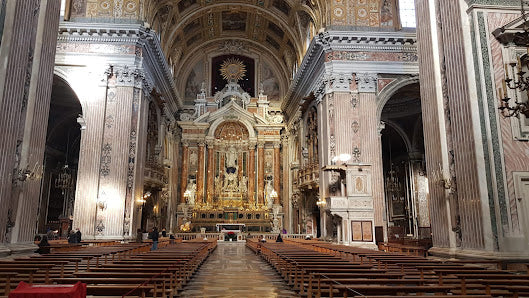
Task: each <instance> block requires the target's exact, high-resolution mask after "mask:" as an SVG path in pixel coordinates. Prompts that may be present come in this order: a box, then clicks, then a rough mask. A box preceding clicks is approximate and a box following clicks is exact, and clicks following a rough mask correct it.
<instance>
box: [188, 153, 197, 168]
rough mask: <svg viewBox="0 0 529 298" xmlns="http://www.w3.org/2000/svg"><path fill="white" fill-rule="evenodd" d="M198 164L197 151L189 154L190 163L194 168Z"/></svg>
mask: <svg viewBox="0 0 529 298" xmlns="http://www.w3.org/2000/svg"><path fill="white" fill-rule="evenodd" d="M197 162H198V154H197V152H196V151H191V154H189V163H190V164H191V165H192V166H195V165H196V164H197Z"/></svg>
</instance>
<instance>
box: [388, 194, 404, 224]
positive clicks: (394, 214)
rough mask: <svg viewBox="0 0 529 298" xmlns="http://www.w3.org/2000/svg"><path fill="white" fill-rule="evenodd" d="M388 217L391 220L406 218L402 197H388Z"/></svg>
mask: <svg viewBox="0 0 529 298" xmlns="http://www.w3.org/2000/svg"><path fill="white" fill-rule="evenodd" d="M389 211H390V217H391V220H393V219H402V218H404V217H405V216H406V205H405V203H404V197H402V196H397V195H395V194H393V195H392V196H391V197H390V208H389Z"/></svg>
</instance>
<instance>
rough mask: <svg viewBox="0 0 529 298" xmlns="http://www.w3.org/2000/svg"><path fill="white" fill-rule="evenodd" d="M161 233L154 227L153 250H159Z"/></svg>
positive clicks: (152, 234)
mask: <svg viewBox="0 0 529 298" xmlns="http://www.w3.org/2000/svg"><path fill="white" fill-rule="evenodd" d="M159 236H160V235H159V233H158V228H157V227H154V228H153V229H152V232H151V239H152V248H151V250H157V249H158V237H159Z"/></svg>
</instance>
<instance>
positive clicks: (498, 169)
mask: <svg viewBox="0 0 529 298" xmlns="http://www.w3.org/2000/svg"><path fill="white" fill-rule="evenodd" d="M518 17H519V12H518V10H514V9H513V8H509V7H507V8H505V9H501V10H498V9H486V10H481V11H480V10H477V9H476V10H473V11H471V12H470V13H469V18H471V19H472V20H473V21H474V22H475V25H474V26H475V28H476V29H475V30H476V37H475V39H476V43H478V45H477V46H476V49H475V50H476V51H477V52H478V53H479V54H480V55H481V56H483V57H488V58H489V60H490V65H484V67H483V70H482V76H483V79H482V80H481V81H478V84H481V86H482V88H483V89H484V91H483V93H484V94H483V95H482V96H483V98H484V99H483V100H482V102H483V103H482V104H483V106H484V108H483V111H484V114H483V117H484V118H485V121H486V123H487V124H488V126H489V127H490V128H487V130H486V131H483V132H482V133H483V135H486V136H487V139H489V141H488V147H489V148H490V149H489V153H488V155H489V159H490V162H489V165H490V166H489V167H490V174H489V176H490V177H491V178H490V179H494V180H495V181H496V183H495V184H496V185H497V188H494V189H493V190H492V191H493V194H492V195H493V199H494V200H493V202H494V207H495V215H496V229H497V230H498V234H499V235H498V237H499V238H500V239H502V241H500V242H499V245H500V249H501V250H507V251H510V250H513V251H519V250H520V249H521V247H523V246H524V245H525V244H523V243H527V239H528V238H527V231H523V230H524V228H522V226H523V224H522V225H521V224H520V223H521V222H520V221H519V217H520V218H524V217H525V216H526V214H524V212H526V211H524V206H523V203H521V200H519V198H520V195H519V194H518V195H517V194H516V193H515V188H516V185H515V184H516V182H515V181H514V179H513V178H514V177H515V176H516V173H517V172H521V173H524V172H525V173H527V169H528V168H529V164H528V163H527V159H526V158H525V157H526V156H527V154H525V153H526V151H527V150H528V149H527V148H528V146H527V142H523V139H524V137H523V133H521V131H523V128H522V127H523V121H524V116H523V115H522V116H521V118H520V119H517V118H505V117H503V116H502V115H501V113H500V112H499V111H498V110H497V109H496V106H497V103H498V102H499V100H498V98H500V95H501V94H500V93H501V91H499V92H498V90H499V89H498V88H501V87H502V80H503V78H504V77H505V67H504V65H505V63H510V62H511V61H509V60H510V59H512V58H511V57H509V56H511V55H512V53H513V52H510V50H511V49H514V47H510V48H507V47H505V46H503V45H502V44H500V43H499V42H498V41H497V40H496V39H495V38H494V36H493V35H492V34H491V32H492V31H494V30H496V29H497V28H499V27H501V26H504V25H506V24H509V23H510V22H511V21H514V20H516V19H517V18H518ZM522 52H523V53H525V52H526V49H523V50H522ZM509 94H510V96H511V97H514V96H515V95H514V92H512V91H509ZM494 180H493V181H494Z"/></svg>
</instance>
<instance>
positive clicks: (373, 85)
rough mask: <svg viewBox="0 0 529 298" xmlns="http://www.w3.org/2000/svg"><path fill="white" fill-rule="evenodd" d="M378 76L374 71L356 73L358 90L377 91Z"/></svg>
mask: <svg viewBox="0 0 529 298" xmlns="http://www.w3.org/2000/svg"><path fill="white" fill-rule="evenodd" d="M377 82H378V76H377V74H376V73H357V74H356V84H357V86H358V92H364V93H374V92H376V91H377Z"/></svg>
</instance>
